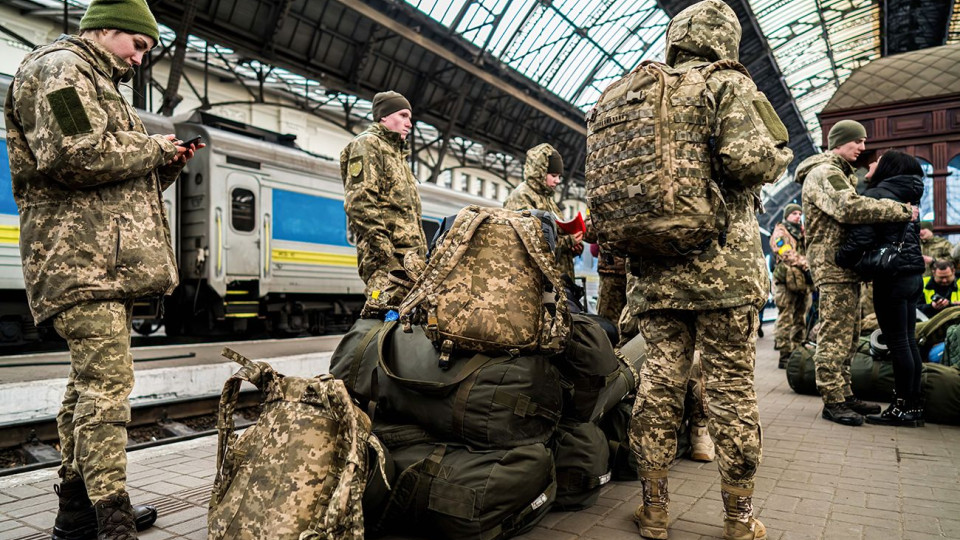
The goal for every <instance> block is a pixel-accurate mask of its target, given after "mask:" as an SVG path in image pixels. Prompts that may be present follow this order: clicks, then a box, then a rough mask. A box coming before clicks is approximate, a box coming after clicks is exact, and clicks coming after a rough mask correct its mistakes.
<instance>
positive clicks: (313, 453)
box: [207, 349, 387, 540]
mask: <svg viewBox="0 0 960 540" xmlns="http://www.w3.org/2000/svg"><path fill="white" fill-rule="evenodd" d="M223 355H224V356H225V357H227V358H230V359H231V360H233V361H235V362H237V363H239V364H240V365H241V366H243V367H241V368H240V370H239V371H238V372H237V373H236V374H234V375H233V376H232V377H230V378H229V379H228V380H227V382H226V384H225V385H224V387H223V394H222V395H221V398H220V409H219V412H218V419H217V430H218V431H219V441H218V446H217V476H216V479H215V481H214V484H213V493H212V494H211V497H210V506H209V511H208V515H207V522H208V538H210V540H219V539H224V540H226V539H229V540H237V539H239V540H254V539H262V538H271V539H280V540H298V539H299V540H319V539H324V540H334V539H345V538H347V539H355V540H361V539H362V538H363V536H364V526H363V512H362V505H361V499H362V497H363V495H364V488H365V485H366V483H367V470H368V451H369V450H370V449H372V450H373V453H374V454H375V455H376V456H377V461H379V464H380V470H381V471H383V470H385V468H386V464H385V461H384V460H385V458H384V453H383V448H382V447H381V445H380V442H379V441H377V438H376V437H375V436H373V434H372V433H371V431H370V419H369V418H367V416H366V415H365V414H364V413H363V411H361V410H360V409H358V408H357V407H356V406H355V405H354V403H353V400H352V399H351V398H350V395H349V394H348V393H347V390H346V388H345V387H344V385H343V383H342V382H341V381H339V380H336V379H334V378H333V377H332V376H331V375H323V376H320V377H315V378H304V377H284V376H283V375H280V374H279V373H277V372H276V371H274V370H273V368H271V367H270V366H269V365H268V364H266V363H264V362H253V361H251V360H248V359H247V358H244V357H243V356H242V355H240V354H238V353H236V352H234V351H231V350H230V349H224V351H223ZM243 381H247V382H249V383H251V384H253V385H254V386H256V387H257V388H259V389H260V391H261V392H262V393H263V395H264V402H263V410H262V412H261V413H260V418H259V419H258V420H257V423H256V425H254V426H252V427H250V428H248V429H247V430H246V431H245V432H244V433H243V434H242V435H239V436H238V435H237V434H236V433H234V420H233V413H234V411H235V410H236V404H237V397H238V395H239V392H240V385H241V383H242V382H243ZM278 434H281V435H282V436H278ZM384 482H387V479H386V478H384Z"/></svg>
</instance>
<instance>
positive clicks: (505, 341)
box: [399, 206, 570, 367]
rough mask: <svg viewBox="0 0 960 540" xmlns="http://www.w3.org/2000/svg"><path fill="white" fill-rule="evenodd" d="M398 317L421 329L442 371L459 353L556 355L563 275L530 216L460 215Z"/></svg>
mask: <svg viewBox="0 0 960 540" xmlns="http://www.w3.org/2000/svg"><path fill="white" fill-rule="evenodd" d="M551 289H552V291H551ZM548 291H550V292H549V293H548ZM399 311H400V320H401V321H402V322H403V324H404V331H407V332H409V331H410V326H411V324H413V323H416V324H422V325H423V326H424V330H425V331H426V334H427V337H429V338H430V339H431V340H432V341H433V342H434V344H435V345H436V346H437V347H438V348H439V349H440V351H441V355H440V362H441V365H442V366H444V367H446V365H447V361H448V360H449V358H450V354H451V353H452V352H453V350H454V348H456V349H462V350H468V351H476V352H500V351H506V350H516V351H525V352H536V351H542V352H547V353H551V352H559V351H561V350H562V349H563V348H564V346H565V345H566V341H567V336H568V335H569V333H570V321H569V319H570V316H569V313H568V307H567V301H566V295H565V294H564V290H563V283H562V281H561V280H560V273H559V271H558V270H557V267H556V263H555V260H554V255H553V253H552V252H551V251H550V248H549V246H548V245H547V242H546V240H545V238H544V235H543V233H542V232H541V221H540V219H539V218H538V217H536V216H535V215H533V214H532V213H531V212H530V211H529V210H524V211H521V212H515V211H512V210H504V209H502V208H481V207H479V206H468V207H466V208H464V209H463V210H461V211H460V212H459V213H458V214H457V218H456V219H455V220H454V222H453V226H452V227H451V229H450V230H449V231H448V232H447V234H446V236H445V237H444V238H443V240H442V241H441V242H440V244H439V245H438V246H437V247H436V249H435V250H434V252H433V253H432V254H431V255H430V262H429V263H428V264H427V267H426V269H425V270H424V271H423V274H421V276H420V278H419V279H418V280H417V282H416V284H415V285H414V286H413V289H412V290H411V291H410V293H409V295H407V297H406V298H405V299H404V301H403V302H402V303H401V304H400V310H399Z"/></svg>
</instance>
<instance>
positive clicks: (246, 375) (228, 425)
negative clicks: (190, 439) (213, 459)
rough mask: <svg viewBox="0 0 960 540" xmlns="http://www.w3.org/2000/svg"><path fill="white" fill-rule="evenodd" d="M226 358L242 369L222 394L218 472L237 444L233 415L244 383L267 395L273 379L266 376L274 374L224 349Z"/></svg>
mask: <svg viewBox="0 0 960 540" xmlns="http://www.w3.org/2000/svg"><path fill="white" fill-rule="evenodd" d="M220 354H221V355H222V356H223V357H224V358H228V359H230V360H233V361H234V362H236V363H238V364H240V365H241V366H242V367H241V368H240V369H239V370H238V371H237V372H236V373H234V374H233V375H232V376H231V377H230V378H229V379H227V382H225V383H224V385H223V391H222V392H221V393H220V406H219V407H218V409H217V410H218V413H217V433H218V444H217V470H218V471H219V470H220V467H221V466H222V465H223V459H224V457H226V455H227V448H229V447H230V446H231V445H232V444H233V443H235V442H236V439H237V435H236V434H235V433H234V432H233V430H234V429H235V428H236V425H235V424H234V421H233V413H234V412H236V410H237V399H238V398H239V396H240V385H241V384H243V382H244V381H246V382H249V383H250V384H252V385H254V386H256V387H257V388H259V389H260V391H261V392H263V393H264V394H265V395H266V394H267V391H266V389H265V388H264V387H263V386H265V385H269V384H272V382H273V377H269V376H265V374H266V373H268V372H269V373H273V369H272V368H271V367H270V366H269V365H268V364H265V363H263V362H254V361H253V360H250V359H249V358H247V357H245V356H243V355H242V354H240V353H238V352H237V351H234V350H233V349H230V348H228V347H224V348H223V351H221V353H220Z"/></svg>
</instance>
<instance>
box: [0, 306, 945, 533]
mask: <svg viewBox="0 0 960 540" xmlns="http://www.w3.org/2000/svg"><path fill="white" fill-rule="evenodd" d="M765 330H766V337H765V338H762V339H760V340H759V342H758V351H759V352H758V362H757V363H758V367H757V379H756V385H757V391H758V395H759V399H760V416H761V419H762V422H763V435H764V448H763V464H762V465H761V467H760V470H759V471H758V475H757V490H756V498H755V499H754V503H755V507H756V511H757V514H758V515H759V517H760V518H761V519H762V520H763V522H764V524H766V526H767V530H768V538H769V539H770V540H795V539H824V540H833V539H844V540H847V539H862V540H887V539H896V538H900V539H905V540H928V539H934V538H954V539H960V427H955V426H939V425H935V424H928V425H927V426H926V427H924V428H917V429H909V428H884V427H877V426H868V425H865V426H863V427H858V428H850V427H844V426H840V425H837V424H833V423H830V422H827V421H826V420H823V419H821V418H820V409H821V402H820V399H819V398H817V397H813V396H800V395H797V394H795V393H793V391H792V390H790V388H789V386H788V385H787V383H786V378H785V375H784V371H783V370H780V369H777V367H776V364H777V361H776V358H777V357H776V353H775V352H774V351H773V337H772V334H773V328H772V326H771V325H768V326H767V327H766V328H765ZM215 445H216V441H215V439H214V438H213V437H210V438H205V439H201V440H196V441H189V442H185V443H180V444H177V445H172V446H168V447H161V448H156V449H150V450H141V451H137V452H133V453H131V454H130V465H129V477H130V481H129V485H130V492H131V495H132V498H133V500H134V501H135V502H138V503H144V502H149V503H153V504H156V505H157V506H158V507H159V511H160V518H159V520H158V521H157V525H156V526H155V527H154V528H152V529H150V530H149V531H146V532H144V533H143V534H141V536H140V538H141V539H143V540H167V539H191V540H201V539H204V538H206V530H205V527H206V506H205V505H206V502H207V500H208V497H209V489H210V485H211V484H212V482H213V476H214V470H213V465H214V454H215V453H216V447H215ZM55 480H56V478H55V471H54V470H53V469H48V470H43V471H37V472H34V473H26V474H23V475H19V476H17V477H11V478H0V540H7V539H9V540H14V539H16V540H27V539H30V540H34V539H41V538H49V529H50V527H51V526H52V524H53V518H54V515H55V512H56V496H55V495H54V493H53V489H52V485H53V484H54V483H55ZM670 491H671V498H672V502H671V507H670V510H671V525H670V538H671V540H688V539H706V538H719V537H720V536H721V532H722V531H721V526H720V523H721V506H720V477H719V474H718V473H717V467H716V464H715V463H706V464H704V463H695V462H692V461H686V460H681V461H678V462H677V463H676V464H675V465H674V466H673V468H672V469H671V472H670ZM639 500H640V486H639V483H638V482H615V483H612V484H610V485H608V486H606V487H605V488H604V490H603V492H602V495H601V497H600V501H599V503H598V504H597V505H595V506H594V507H592V508H588V509H586V510H583V511H580V512H557V513H551V514H548V515H547V516H546V517H545V518H544V519H543V520H542V521H541V522H540V524H539V525H538V526H537V527H536V528H535V529H533V530H532V531H531V532H529V533H527V534H526V535H524V536H522V537H520V538H523V539H527V540H571V539H581V538H582V539H598V540H621V539H624V540H626V539H636V538H638V533H637V528H636V526H635V525H634V524H633V522H632V521H631V516H632V514H633V511H634V509H635V508H636V506H637V504H638V502H639ZM389 540H400V539H399V538H397V537H390V538H389Z"/></svg>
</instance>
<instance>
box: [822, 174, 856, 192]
mask: <svg viewBox="0 0 960 540" xmlns="http://www.w3.org/2000/svg"><path fill="white" fill-rule="evenodd" d="M827 180H828V181H829V182H830V185H831V186H833V189H835V190H837V191H843V190H845V189H853V186H851V185H850V184H848V183H847V181H846V180H844V179H843V177H841V176H840V175H837V174H831V175H830V176H828V177H827Z"/></svg>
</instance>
